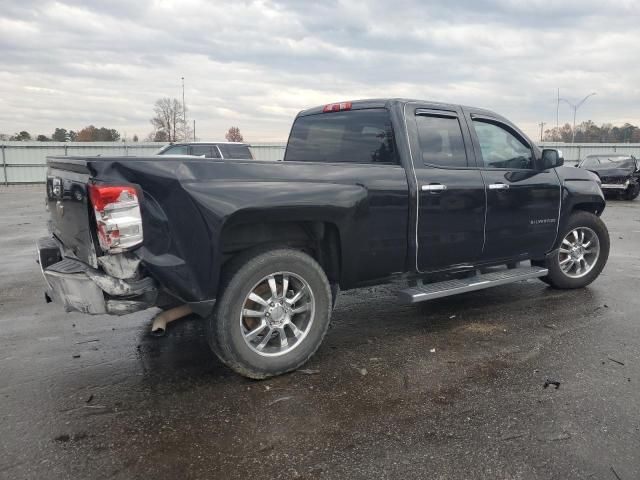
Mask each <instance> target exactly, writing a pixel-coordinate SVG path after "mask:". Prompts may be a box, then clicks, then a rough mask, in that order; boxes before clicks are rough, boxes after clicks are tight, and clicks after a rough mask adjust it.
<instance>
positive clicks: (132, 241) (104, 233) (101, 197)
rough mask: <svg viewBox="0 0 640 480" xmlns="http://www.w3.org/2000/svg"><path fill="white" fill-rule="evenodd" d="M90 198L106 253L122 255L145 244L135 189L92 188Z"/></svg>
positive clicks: (101, 242)
mask: <svg viewBox="0 0 640 480" xmlns="http://www.w3.org/2000/svg"><path fill="white" fill-rule="evenodd" d="M89 198H90V200H91V205H93V211H94V214H95V217H96V225H97V227H98V240H99V241H100V246H101V247H102V249H103V250H104V251H105V252H107V253H119V252H122V251H123V250H127V249H129V248H131V247H134V246H136V245H139V244H141V243H142V240H143V233H142V215H141V214H140V204H139V202H138V193H137V191H136V189H135V188H134V187H129V186H126V187H125V186H123V187H114V186H100V185H89Z"/></svg>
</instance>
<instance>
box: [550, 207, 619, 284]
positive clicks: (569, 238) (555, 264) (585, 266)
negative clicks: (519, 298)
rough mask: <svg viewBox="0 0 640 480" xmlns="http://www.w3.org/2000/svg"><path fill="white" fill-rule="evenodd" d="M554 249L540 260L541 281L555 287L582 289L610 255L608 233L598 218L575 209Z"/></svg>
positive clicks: (596, 274)
mask: <svg viewBox="0 0 640 480" xmlns="http://www.w3.org/2000/svg"><path fill="white" fill-rule="evenodd" d="M559 238H560V242H559V244H558V245H557V251H556V252H554V253H553V254H552V255H550V256H548V257H547V260H546V261H545V262H544V263H543V264H544V266H545V267H547V268H548V269H549V274H548V275H547V276H546V277H543V278H542V279H541V280H543V281H544V282H546V283H548V284H549V285H551V286H552V287H555V288H562V289H568V288H581V287H585V286H587V285H589V284H590V283H591V282H593V281H594V280H595V279H596V278H597V277H598V275H600V272H602V269H603V268H604V266H605V264H606V263H607V259H608V258H609V232H608V230H607V227H606V225H605V224H604V222H603V221H602V220H601V219H600V217H598V216H596V215H594V214H593V213H590V212H574V213H573V214H572V215H571V217H570V218H569V221H568V222H567V225H566V227H565V228H564V230H563V232H562V233H561V236H560V237H559Z"/></svg>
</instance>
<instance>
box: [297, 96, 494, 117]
mask: <svg viewBox="0 0 640 480" xmlns="http://www.w3.org/2000/svg"><path fill="white" fill-rule="evenodd" d="M345 102H349V103H351V110H363V109H366V108H389V107H391V106H394V105H404V104H406V103H424V104H428V105H432V106H435V107H439V108H443V109H452V108H458V107H462V108H467V109H470V108H472V109H473V110H474V111H476V112H480V113H486V114H487V115H491V116H494V117H499V118H503V117H502V116H501V115H498V114H496V113H495V112H492V111H491V110H486V109H484V108H477V107H468V106H465V105H459V104H455V103H444V102H434V101H431V100H416V99H411V98H368V99H362V100H346V101H345ZM334 103H344V102H332V103H329V104H328V105H332V104H334ZM326 105H327V104H325V105H320V106H317V107H313V108H308V109H306V110H302V111H301V112H300V113H298V115H297V116H298V117H303V116H306V115H315V114H318V113H323V110H324V108H325V106H326Z"/></svg>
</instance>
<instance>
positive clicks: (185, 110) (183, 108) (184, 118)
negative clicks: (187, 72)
mask: <svg viewBox="0 0 640 480" xmlns="http://www.w3.org/2000/svg"><path fill="white" fill-rule="evenodd" d="M181 78H182V125H183V126H184V135H185V138H184V140H185V141H187V140H188V139H187V136H186V133H187V108H186V106H185V104H184V77H181Z"/></svg>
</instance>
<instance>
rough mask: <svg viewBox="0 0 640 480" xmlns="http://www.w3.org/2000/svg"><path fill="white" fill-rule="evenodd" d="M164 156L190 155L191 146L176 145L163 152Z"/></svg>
mask: <svg viewBox="0 0 640 480" xmlns="http://www.w3.org/2000/svg"><path fill="white" fill-rule="evenodd" d="M162 155H189V145H174V146H173V147H171V148H168V149H167V150H165V151H164V152H162Z"/></svg>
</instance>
